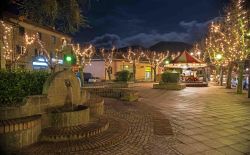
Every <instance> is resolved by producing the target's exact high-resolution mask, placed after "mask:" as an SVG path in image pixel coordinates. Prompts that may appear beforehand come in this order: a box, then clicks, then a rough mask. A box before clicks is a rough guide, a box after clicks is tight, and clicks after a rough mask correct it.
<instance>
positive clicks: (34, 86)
mask: <svg viewBox="0 0 250 155" xmlns="http://www.w3.org/2000/svg"><path fill="white" fill-rule="evenodd" d="M48 76H49V74H48V73H47V72H41V71H32V72H29V71H6V70H0V106H15V105H20V104H22V103H23V100H24V98H25V97H26V96H29V95H40V94H42V90H43V84H44V83H45V81H46V79H47V78H48Z"/></svg>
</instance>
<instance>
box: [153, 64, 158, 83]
mask: <svg viewBox="0 0 250 155" xmlns="http://www.w3.org/2000/svg"><path fill="white" fill-rule="evenodd" d="M156 68H157V66H154V67H153V70H154V82H156V76H157V75H156Z"/></svg>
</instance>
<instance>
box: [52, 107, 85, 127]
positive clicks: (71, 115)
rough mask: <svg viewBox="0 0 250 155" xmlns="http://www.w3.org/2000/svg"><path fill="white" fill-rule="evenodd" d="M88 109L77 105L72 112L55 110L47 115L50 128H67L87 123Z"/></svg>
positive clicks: (60, 109) (61, 109)
mask: <svg viewBox="0 0 250 155" xmlns="http://www.w3.org/2000/svg"><path fill="white" fill-rule="evenodd" d="M89 115H90V114H89V108H88V107H87V106H84V105H78V106H76V107H74V109H73V110H68V109H67V110H65V109H63V108H57V109H56V111H52V112H51V113H50V114H49V120H50V125H51V127H69V126H77V125H80V124H86V123H88V122H89Z"/></svg>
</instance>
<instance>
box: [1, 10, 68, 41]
mask: <svg viewBox="0 0 250 155" xmlns="http://www.w3.org/2000/svg"><path fill="white" fill-rule="evenodd" d="M11 19H12V20H11ZM3 20H5V21H8V22H10V23H13V24H17V23H14V22H13V20H16V21H17V22H24V23H26V24H29V25H33V26H36V27H39V28H41V29H45V30H47V31H51V32H54V33H57V34H59V35H63V36H65V37H68V38H70V39H72V37H71V36H70V35H68V34H66V33H63V32H60V31H57V30H55V29H54V28H52V27H49V26H44V25H40V24H38V23H35V22H33V21H31V20H28V19H26V18H21V17H19V16H17V15H15V14H12V13H9V12H4V13H3Z"/></svg>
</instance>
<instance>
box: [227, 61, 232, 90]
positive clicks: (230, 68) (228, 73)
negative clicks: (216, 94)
mask: <svg viewBox="0 0 250 155" xmlns="http://www.w3.org/2000/svg"><path fill="white" fill-rule="evenodd" d="M232 71H233V63H229V64H228V71H227V86H226V88H227V89H231V81H232Z"/></svg>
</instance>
